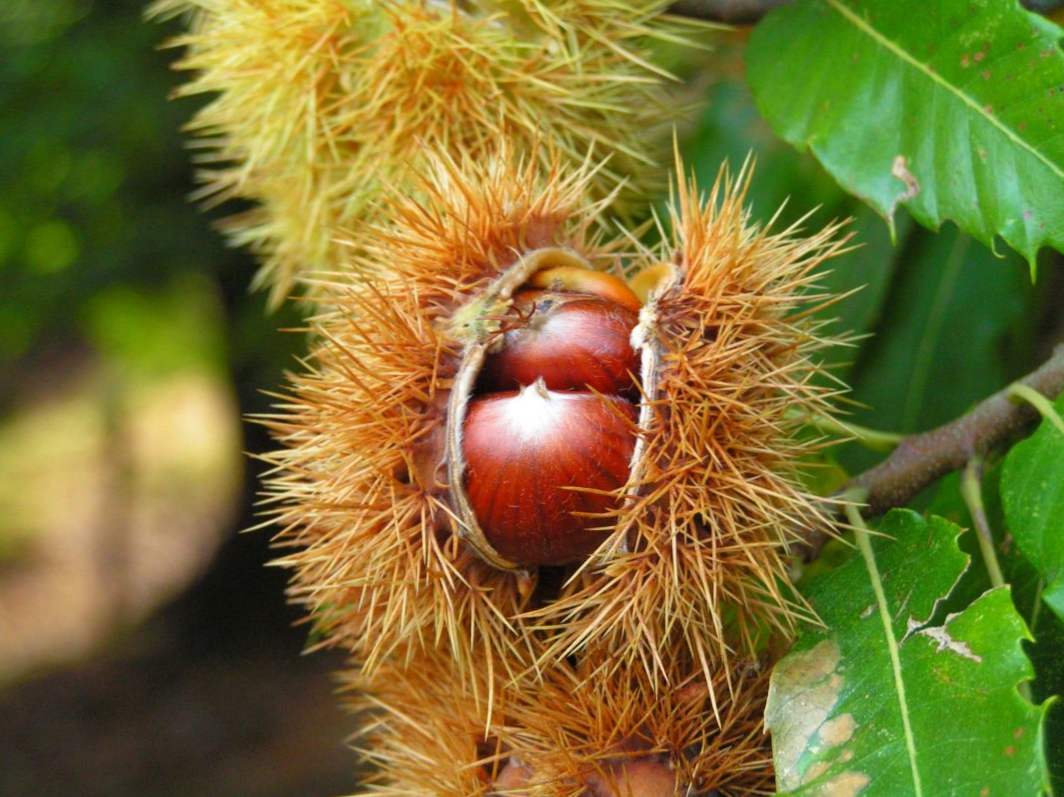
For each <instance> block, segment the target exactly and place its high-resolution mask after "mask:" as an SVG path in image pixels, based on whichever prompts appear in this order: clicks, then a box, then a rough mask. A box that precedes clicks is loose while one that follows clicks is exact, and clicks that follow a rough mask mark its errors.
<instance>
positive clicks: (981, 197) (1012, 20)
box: [747, 0, 1064, 269]
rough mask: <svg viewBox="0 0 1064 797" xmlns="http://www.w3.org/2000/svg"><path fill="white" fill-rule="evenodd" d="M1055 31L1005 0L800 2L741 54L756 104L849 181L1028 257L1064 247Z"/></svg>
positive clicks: (865, 192)
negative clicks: (1047, 247)
mask: <svg viewBox="0 0 1064 797" xmlns="http://www.w3.org/2000/svg"><path fill="white" fill-rule="evenodd" d="M1060 35H1061V34H1060V29H1059V28H1056V27H1055V26H1053V25H1052V24H1051V23H1048V22H1046V21H1045V20H1040V19H1039V18H1037V17H1036V16H1034V15H1032V14H1030V13H1028V12H1026V11H1024V10H1023V9H1022V8H1021V7H1020V4H1019V3H1018V2H1015V1H1013V2H1004V0H944V1H943V2H939V3H931V4H929V3H926V2H923V1H922V0H891V2H883V1H882V0H800V1H799V2H795V3H792V4H788V5H786V6H783V7H781V8H779V9H777V10H776V11H774V12H773V13H771V14H769V15H768V16H767V17H766V18H765V19H764V20H762V22H761V24H760V25H758V26H757V28H756V29H755V31H754V33H753V36H752V37H751V39H750V46H749V51H748V54H747V65H748V76H749V80H750V84H751V86H752V88H753V92H754V96H755V98H756V99H757V103H758V107H759V108H760V109H761V112H762V113H763V114H764V115H765V117H766V118H767V119H768V121H769V123H770V124H771V125H772V127H773V128H774V129H775V130H776V132H778V133H779V134H780V135H781V136H782V137H783V138H785V139H786V140H787V141H789V142H790V143H792V144H794V145H795V146H798V147H808V148H809V149H810V150H812V152H813V153H814V154H815V155H816V157H817V158H818V159H819V160H820V162H821V163H823V164H824V166H825V167H826V168H827V170H828V171H829V172H830V173H831V174H832V175H834V176H835V177H836V178H837V179H838V181H839V182H840V183H841V184H842V185H843V186H844V187H845V188H846V189H847V190H849V191H851V192H853V193H854V194H856V195H857V196H860V197H862V198H863V199H865V200H866V201H867V202H868V203H869V204H871V205H872V207H874V208H876V210H878V211H879V212H880V213H881V214H883V215H884V216H885V217H886V218H887V219H888V221H889V220H891V219H892V218H893V215H894V211H895V210H896V209H897V207H898V206H899V204H901V205H905V206H906V207H908V208H909V210H910V211H911V212H912V214H913V216H914V217H916V219H917V220H918V221H919V222H920V223H922V224H924V225H926V226H928V227H931V228H933V229H937V228H938V226H939V225H940V224H941V223H942V222H943V221H945V220H952V221H955V222H956V223H957V224H958V225H959V226H960V227H961V228H962V229H963V230H965V231H966V232H968V233H969V234H971V235H973V236H974V237H976V238H977V239H979V240H980V241H983V242H984V243H985V244H987V245H988V246H992V245H993V241H994V237H995V236H996V235H1000V236H1001V237H1002V238H1004V240H1005V241H1006V242H1007V243H1008V244H1009V245H1010V246H1012V247H1013V248H1015V249H1016V250H1017V251H1019V252H1020V253H1021V254H1022V255H1023V256H1024V257H1025V258H1026V259H1027V261H1028V262H1029V263H1030V264H1031V266H1032V269H1033V266H1034V262H1035V257H1036V255H1037V253H1038V250H1039V249H1040V248H1041V247H1042V246H1043V245H1046V244H1048V245H1050V246H1052V247H1054V248H1056V249H1057V250H1059V251H1064V135H1062V133H1064V53H1062V52H1061V50H1060V48H1059V46H1058V44H1059V38H1060Z"/></svg>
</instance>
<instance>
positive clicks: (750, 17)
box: [669, 0, 1064, 25]
mask: <svg viewBox="0 0 1064 797" xmlns="http://www.w3.org/2000/svg"><path fill="white" fill-rule="evenodd" d="M787 2H790V0H676V2H674V3H673V4H672V5H671V6H670V7H669V11H670V13H673V14H676V15H678V16H681V17H691V18H692V19H704V20H707V21H709V22H726V23H730V24H733V25H752V24H754V23H755V22H757V21H758V20H759V19H761V17H763V16H765V14H767V13H768V12H769V11H771V10H772V9H774V8H775V7H776V6H781V5H783V4H784V3H787ZM1022 2H1023V5H1024V7H1025V8H1027V9H1029V10H1030V11H1037V12H1039V13H1041V14H1048V13H1049V12H1051V11H1056V10H1057V9H1060V8H1064V0H1022Z"/></svg>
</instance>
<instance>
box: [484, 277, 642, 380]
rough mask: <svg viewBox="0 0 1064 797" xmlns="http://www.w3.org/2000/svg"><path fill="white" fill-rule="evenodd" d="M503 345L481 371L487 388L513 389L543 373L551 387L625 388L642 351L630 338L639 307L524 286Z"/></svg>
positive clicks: (635, 370) (541, 375)
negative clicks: (639, 352)
mask: <svg viewBox="0 0 1064 797" xmlns="http://www.w3.org/2000/svg"><path fill="white" fill-rule="evenodd" d="M511 312H512V316H513V320H512V321H511V322H510V323H508V324H507V327H508V329H507V331H506V333H505V335H504V336H503V341H502V348H501V349H500V350H499V351H497V352H495V353H493V354H490V355H489V356H488V357H487V359H486V360H485V362H484V369H483V371H482V372H481V376H480V379H481V381H480V388H481V390H483V391H493V390H513V389H515V388H518V387H521V386H523V385H530V384H532V383H533V382H535V381H536V379H540V378H542V379H543V381H544V383H545V384H546V386H547V387H548V388H549V389H550V390H588V389H591V390H597V391H598V392H600V393H623V392H627V391H630V390H632V389H633V388H634V387H635V380H634V379H633V375H635V374H638V373H639V356H638V355H637V354H636V352H635V350H634V349H633V348H632V344H631V342H630V339H631V335H632V329H633V328H634V327H635V325H636V324H637V323H638V321H639V316H638V314H637V313H635V312H633V311H632V310H631V309H629V308H627V307H623V306H622V305H619V304H617V303H616V302H613V301H611V300H609V299H603V298H602V297H599V296H593V295H591V294H581V293H555V292H553V291H538V290H523V291H520V292H519V293H517V294H516V295H515V296H514V303H513V309H512V311H511Z"/></svg>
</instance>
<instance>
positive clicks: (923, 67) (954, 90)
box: [824, 0, 1064, 180]
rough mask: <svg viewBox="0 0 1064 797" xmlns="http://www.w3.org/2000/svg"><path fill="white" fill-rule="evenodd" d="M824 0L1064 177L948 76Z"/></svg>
mask: <svg viewBox="0 0 1064 797" xmlns="http://www.w3.org/2000/svg"><path fill="white" fill-rule="evenodd" d="M824 2H825V3H827V4H828V5H829V6H831V8H833V9H834V10H835V11H837V12H838V14H839V15H840V16H841V17H842V18H843V19H845V20H846V21H848V22H849V23H850V24H852V25H853V26H854V27H855V28H857V29H858V30H859V31H860V32H862V33H864V34H865V35H867V36H868V37H869V38H870V39H872V40H873V41H874V42H875V43H876V44H878V45H880V46H881V47H883V48H884V49H886V50H889V51H890V52H892V53H893V54H894V55H896V56H897V57H898V58H899V59H900V60H902V61H904V62H905V63H907V64H909V65H910V66H912V67H913V68H915V69H917V70H919V71H920V72H923V73H924V74H925V75H927V77H929V78H930V79H931V80H932V81H934V82H935V83H937V84H938V85H940V86H942V87H943V88H944V89H946V91H948V92H949V93H951V94H953V95H955V96H956V97H958V98H959V99H960V100H961V101H962V102H963V103H964V104H965V105H967V106H968V107H969V108H971V109H972V110H973V111H975V113H976V115H977V116H980V117H982V118H983V119H985V120H986V121H987V122H988V123H990V125H991V126H992V127H995V128H997V129H998V130H999V131H1000V132H1001V133H1003V134H1004V135H1005V136H1006V137H1007V138H1009V139H1010V140H1011V141H1012V142H1013V143H1014V144H1016V145H1017V146H1018V147H1019V148H1020V149H1023V150H1026V151H1027V152H1029V153H1030V154H1031V155H1033V156H1034V157H1035V158H1037V159H1038V160H1039V161H1041V162H1042V163H1043V164H1044V165H1045V166H1047V167H1048V168H1049V170H1050V171H1051V172H1053V174H1055V175H1056V176H1057V177H1058V178H1060V179H1061V180H1064V169H1062V168H1061V167H1060V166H1058V165H1057V164H1056V163H1054V162H1053V161H1051V160H1049V158H1047V157H1046V156H1045V155H1044V154H1043V153H1042V152H1040V151H1039V150H1037V149H1035V148H1034V147H1032V146H1031V145H1030V143H1028V142H1027V141H1026V140H1025V139H1023V138H1021V137H1020V136H1019V135H1017V134H1016V132H1015V131H1014V130H1013V129H1012V128H1010V127H1008V126H1006V125H1005V124H1003V123H1002V122H1001V120H1000V119H998V118H997V117H995V116H993V115H992V114H988V113H987V112H986V111H985V110H984V109H983V107H982V106H981V105H980V104H979V103H978V102H977V101H976V100H975V99H973V98H972V97H970V96H968V95H967V94H965V93H964V92H963V91H961V89H960V87H958V86H955V85H954V84H952V83H950V82H949V81H948V80H946V78H944V77H943V76H942V75H940V74H939V73H938V72H935V71H934V70H933V69H931V68H930V67H928V66H927V64H924V63H922V62H921V61H918V60H916V59H915V58H914V57H913V56H912V55H910V54H909V53H908V52H907V51H906V50H904V49H903V48H902V47H901V46H899V45H898V44H896V43H895V42H894V41H892V40H890V39H888V38H887V37H886V36H884V35H883V34H882V33H880V32H879V31H877V30H876V29H875V28H873V27H872V26H871V25H869V24H868V23H867V22H866V21H865V20H864V19H862V18H861V17H860V16H858V15H857V14H855V13H854V12H853V11H852V10H851V9H849V8H847V7H846V6H845V5H843V4H842V3H841V2H840V0H824Z"/></svg>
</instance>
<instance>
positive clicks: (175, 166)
mask: <svg viewBox="0 0 1064 797" xmlns="http://www.w3.org/2000/svg"><path fill="white" fill-rule="evenodd" d="M142 11H143V4H142V3H140V2H134V1H132V0H126V1H124V2H107V3H103V2H92V1H91V0H14V2H8V3H6V4H4V7H3V8H2V9H0V48H2V49H3V52H4V57H3V59H2V61H0V113H2V114H3V118H4V119H5V130H4V135H3V136H2V137H0V182H2V183H3V185H4V186H5V191H4V192H3V194H2V195H0V275H2V278H3V280H4V287H5V301H4V302H3V303H2V304H0V362H2V363H5V365H4V366H2V367H0V379H4V380H5V381H7V380H13V379H15V378H16V375H17V373H18V370H17V369H18V363H19V361H27V360H32V357H33V355H34V353H35V352H39V351H40V350H42V349H49V348H53V347H55V346H60V347H62V346H65V345H68V344H70V343H71V342H72V341H79V342H83V343H85V342H87V343H89V344H90V345H91V346H92V347H93V348H94V349H95V350H96V351H98V352H99V353H101V354H103V355H104V357H105V358H109V357H115V358H117V360H118V361H120V362H121V363H122V364H123V366H124V367H125V366H130V365H131V364H132V367H133V369H134V370H138V369H139V370H141V371H143V370H144V369H147V370H149V371H150V370H152V369H155V370H158V369H169V368H181V367H185V366H188V365H190V364H191V365H195V366H196V367H199V366H204V367H209V368H211V369H214V370H215V371H216V372H218V373H221V371H222V370H223V369H224V368H226V367H227V363H228V364H229V365H231V366H232V367H233V368H234V369H235V370H236V372H237V373H238V374H239V373H240V372H243V371H245V370H247V369H250V371H253V372H254V373H255V377H254V379H258V380H259V385H260V386H261V385H263V384H270V383H271V382H276V381H278V378H279V371H280V368H281V367H282V366H283V364H285V363H286V362H287V361H288V358H289V357H290V355H291V353H292V351H293V350H294V349H296V348H298V347H299V345H300V341H299V340H298V338H297V337H296V336H281V335H278V334H276V333H275V332H274V331H273V330H274V329H276V327H277V326H279V325H285V324H286V323H287V319H285V318H278V317H276V316H275V317H272V318H266V317H264V313H263V311H262V306H263V303H262V301H261V299H260V297H257V296H256V297H246V294H245V291H246V288H245V286H246V284H247V282H248V280H249V278H250V274H251V270H252V265H251V262H250V258H249V257H247V256H246V255H244V254H243V253H237V252H233V251H230V250H227V249H225V248H224V247H223V245H222V243H221V240H220V238H219V237H218V236H217V235H215V234H213V233H211V232H209V230H208V224H207V222H206V221H205V219H204V217H203V215H202V214H201V213H199V212H198V211H197V210H196V209H195V208H194V207H193V206H192V205H191V204H190V203H189V202H188V199H187V196H188V194H189V192H190V191H191V188H192V181H191V177H190V167H189V165H188V160H189V158H188V153H187V152H186V151H184V148H183V143H182V136H181V133H180V130H181V126H182V124H183V122H184V121H185V120H186V119H187V118H188V117H189V116H191V114H192V113H193V111H194V110H195V107H196V105H195V103H193V102H191V101H181V102H171V101H169V100H168V95H169V94H170V93H171V91H172V90H173V88H174V87H175V85H176V83H177V79H176V77H175V76H174V75H173V74H172V73H171V72H170V70H169V68H168V67H169V62H170V61H171V60H172V58H173V57H174V54H173V53H172V52H165V51H160V50H159V49H158V45H159V42H160V41H161V40H162V39H163V37H164V36H165V35H166V31H164V30H160V29H159V27H158V26H152V25H146V24H144V23H143V21H142V19H141V13H142ZM175 30H176V28H175ZM219 292H221V294H222V296H223V297H224V305H225V306H224V313H223V316H222V317H221V318H218V319H217V322H216V323H215V324H214V325H213V326H211V325H210V324H208V323H205V322H206V320H207V319H208V318H209V317H210V316H211V314H212V313H213V314H215V315H217V310H216V309H212V308H216V307H217V304H218V296H219ZM190 338H194V339H196V341H197V342H196V343H195V344H194V345H192V344H190ZM249 381H250V380H249Z"/></svg>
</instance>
